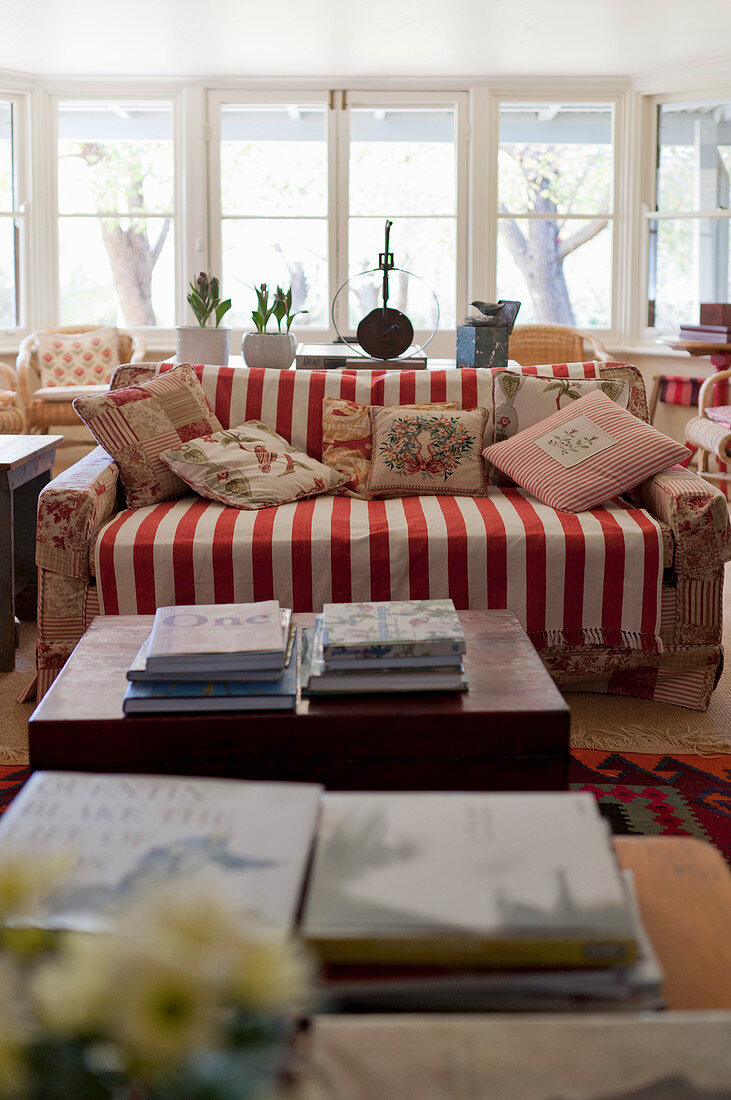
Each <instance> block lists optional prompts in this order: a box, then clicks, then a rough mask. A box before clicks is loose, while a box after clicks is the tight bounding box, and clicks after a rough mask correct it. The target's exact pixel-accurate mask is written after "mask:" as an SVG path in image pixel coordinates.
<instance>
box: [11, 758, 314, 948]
mask: <svg viewBox="0 0 731 1100" xmlns="http://www.w3.org/2000/svg"><path fill="white" fill-rule="evenodd" d="M321 790H322V788H321V787H320V786H319V785H318V784H315V783H265V782H248V781H246V780H243V779H198V778H192V777H183V776H180V777H179V776H162V775H158V776H153V775H94V774H91V773H82V772H62V771H54V772H44V771H38V772H35V773H34V774H33V775H32V776H31V777H30V779H29V780H28V782H27V783H26V784H25V786H24V787H23V789H22V790H21V791H20V792H19V793H18V795H16V797H15V798H14V799H13V802H12V804H11V805H10V807H9V808H8V810H7V811H6V812H5V814H3V817H2V820H1V821H0V847H1V848H2V850H3V851H6V852H7V851H13V850H15V851H18V852H21V853H22V852H29V853H32V852H34V851H44V852H46V853H56V852H58V853H63V854H68V855H69V857H70V859H71V864H70V869H69V872H68V874H67V876H66V878H65V880H64V881H63V882H62V883H61V885H60V886H59V888H58V889H57V890H56V892H55V893H54V895H53V897H52V898H51V900H50V902H49V904H48V905H44V906H43V908H41V909H40V910H37V911H30V912H28V913H27V914H23V915H22V917H21V918H20V920H19V921H18V923H21V924H25V925H31V926H40V927H46V928H61V929H63V928H66V929H70V930H77V931H103V930H106V929H108V928H110V927H112V926H113V923H114V914H115V912H116V911H118V910H119V909H120V908H122V907H123V906H124V905H125V903H126V902H127V901H128V900H130V899H131V898H133V897H136V896H137V895H138V893H139V892H141V891H143V890H147V891H150V892H154V891H155V890H159V889H162V888H165V887H166V886H172V885H175V884H182V885H185V886H190V888H191V890H195V891H197V892H199V893H210V894H212V895H213V894H215V893H216V892H217V891H225V892H226V894H227V896H229V897H232V898H234V899H235V900H236V903H237V907H238V908H239V911H240V912H241V914H242V916H248V917H251V918H252V919H256V920H260V921H263V922H265V923H266V924H268V925H270V926H272V927H274V928H276V929H279V930H282V931H289V930H290V929H291V928H292V926H293V923H294V920H295V916H296V913H297V910H298V907H299V904H300V895H301V891H302V887H303V883H304V878H305V870H306V866H307V861H308V858H309V856H310V849H311V845H312V840H313V837H314V833H315V829H316V826H317V817H318V802H319V796H320V793H321ZM30 858H31V859H32V855H31V856H30Z"/></svg>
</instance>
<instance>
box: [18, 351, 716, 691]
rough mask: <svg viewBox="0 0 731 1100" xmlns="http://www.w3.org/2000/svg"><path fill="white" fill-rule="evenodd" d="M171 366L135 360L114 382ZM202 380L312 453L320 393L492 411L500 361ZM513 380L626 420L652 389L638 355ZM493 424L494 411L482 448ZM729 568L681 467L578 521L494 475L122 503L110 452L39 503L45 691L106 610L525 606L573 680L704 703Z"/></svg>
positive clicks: (710, 492) (700, 489) (529, 623)
mask: <svg viewBox="0 0 731 1100" xmlns="http://www.w3.org/2000/svg"><path fill="white" fill-rule="evenodd" d="M169 369H172V368H171V367H170V365H169V364H142V363H140V364H135V365H125V366H122V367H119V368H118V369H117V371H116V373H115V375H114V376H113V379H112V383H111V384H112V387H113V388H114V387H120V386H124V385H129V384H131V383H132V382H138V381H143V380H145V379H146V378H149V377H152V376H153V375H154V374H155V373H156V372H157V371H165V370H169ZM195 369H196V372H197V374H198V376H199V378H200V379H201V382H202V384H203V387H204V389H205V391H206V393H207V396H208V398H209V400H210V402H211V405H212V406H213V408H214V410H215V412H216V415H217V416H218V418H219V420H220V421H221V423H222V424H223V425H224V426H226V427H231V426H235V425H237V424H240V423H243V421H245V420H250V419H259V420H262V421H264V422H265V423H267V424H269V425H270V426H271V427H273V428H275V429H276V431H277V432H279V433H281V434H282V435H283V436H285V437H286V438H287V439H289V440H290V441H291V442H292V443H293V444H294V445H295V446H297V447H299V448H301V449H302V450H305V451H307V452H308V453H309V454H311V455H313V456H315V457H321V454H322V399H323V397H325V396H333V397H344V398H347V399H349V400H354V401H360V402H363V403H366V404H376V405H398V404H406V403H411V402H424V401H444V400H458V401H459V403H460V405H461V407H463V408H472V407H475V406H482V407H486V408H488V409H489V410H492V372H491V371H489V370H457V369H451V370H428V371H390V372H383V371H375V372H371V371H357V372H355V371H321V372H320V371H318V372H310V371H293V370H290V371H272V370H261V369H248V368H236V367H214V366H201V367H196V368H195ZM518 369H521V370H523V371H524V372H526V373H531V374H540V375H547V376H551V377H589V378H591V377H598V376H601V377H609V378H625V379H627V380H628V381H629V383H630V402H629V406H628V407H629V409H630V411H632V412H634V413H635V414H636V415H638V416H640V417H642V418H643V419H647V403H646V396H645V389H644V384H643V382H642V378H641V375H640V374H639V372H638V371H637V369H636V368H635V367H633V366H631V365H629V364H625V363H576V364H557V365H553V366H546V367H526V368H518ZM491 432H492V426H491V417H490V418H489V419H488V431H487V435H486V442H489V441H490V439H491ZM492 480H496V479H492ZM729 557H731V533H730V531H729V520H728V510H727V507H726V501H725V499H724V497H723V495H722V494H721V493H720V492H719V491H718V490H716V489H715V488H713V487H712V486H710V485H708V484H707V483H706V482H704V481H702V480H701V479H700V478H698V477H696V476H695V475H694V474H693V473H691V472H689V471H686V470H683V469H681V468H680V467H675V468H673V469H672V470H669V471H665V472H663V473H662V474H659V475H657V476H656V477H653V478H651V479H649V480H648V481H647V482H645V483H643V484H642V485H640V486H639V487H638V488H637V489H636V490H635V491H634V492H633V493H632V494H631V495H630V496H628V497H627V498H618V499H616V500H614V501H611V502H608V503H607V504H606V505H605V506H602V507H599V508H594V509H592V510H591V511H589V512H582V513H579V514H578V515H570V514H568V513H564V512H557V511H554V510H553V509H550V508H548V507H546V506H545V505H542V504H540V503H539V502H538V501H537V500H536V499H535V498H533V497H531V496H530V495H529V494H527V493H525V492H524V491H523V490H520V489H518V488H516V487H515V486H510V485H505V484H500V483H496V484H491V485H490V489H489V494H488V496H486V497H476V498H472V497H453V496H435V497H431V496H418V497H405V498H398V499H391V500H375V501H364V500H360V499H353V498H351V497H348V496H321V497H315V498H312V499H308V500H301V501H297V502H293V503H290V504H285V505H280V506H278V507H276V508H266V509H261V510H258V511H242V510H239V509H235V508H228V507H225V506H223V505H221V504H218V503H216V502H214V501H210V500H205V499H203V498H200V497H197V496H195V495H193V494H191V495H186V496H183V497H179V498H177V499H175V500H169V501H165V502H164V503H162V504H158V505H152V506H149V507H145V508H138V509H127V508H126V507H125V506H124V498H123V495H122V493H121V487H120V485H119V483H118V469H117V466H116V464H115V463H114V462H113V461H112V460H111V458H110V457H109V455H108V454H107V453H106V452H105V451H104V450H103V449H102V448H97V449H96V450H95V451H94V452H92V453H91V454H89V455H87V456H86V457H85V458H83V459H82V460H81V461H80V462H78V463H76V465H75V466H72V467H71V468H70V469H68V470H67V471H65V472H64V473H63V474H61V475H60V476H59V477H58V478H56V479H55V480H54V481H52V482H51V483H50V484H49V485H48V486H47V487H46V489H45V490H44V491H43V493H42V494H41V497H40V500H39V510H38V528H37V562H38V567H39V610H38V650H37V662H38V674H39V698H40V697H41V696H42V694H43V693H45V691H46V690H47V689H48V687H49V686H50V684H51V683H52V681H53V679H54V678H55V676H56V675H57V674H58V671H59V669H60V668H61V667H62V665H63V664H64V662H65V661H66V659H67V658H68V656H69V654H70V653H71V651H72V649H73V647H74V645H75V644H76V642H77V641H78V640H79V638H80V637H81V635H82V634H83V632H84V630H86V628H87V626H88V625H89V623H90V622H91V620H92V619H93V618H94V616H95V615H97V614H99V613H100V612H101V613H104V614H150V613H152V612H154V610H155V608H156V607H158V606H164V605H168V604H173V603H177V604H193V603H213V602H220V603H224V602H233V601H239V600H240V601H246V600H258V599H266V598H271V597H273V598H277V599H279V601H280V603H281V604H282V605H284V606H291V607H292V608H293V609H294V610H295V611H309V610H317V609H319V608H320V607H321V606H322V604H323V603H324V602H328V601H335V602H343V601H351V600H370V599H408V598H430V597H434V598H436V597H446V596H450V597H451V598H452V599H453V600H454V603H455V605H456V606H457V607H458V608H505V607H510V608H513V610H514V611H515V612H516V614H517V616H518V618H519V619H520V620H521V622H522V623H523V626H524V627H525V629H526V630H527V632H528V634H529V636H530V638H531V640H532V641H533V643H534V645H535V646H536V647H537V648H538V650H539V652H540V654H541V656H542V658H543V660H544V662H545V664H546V666H547V667H548V669H549V671H550V672H551V674H552V676H553V677H554V679H555V680H556V682H557V683H558V684H559V686H560V687H562V688H564V689H569V690H570V689H574V690H582V691H585V690H591V691H601V692H612V693H617V694H627V695H635V696H639V697H644V698H652V699H659V700H664V701H667V702H672V703H677V704H681V705H684V706H688V707H693V708H696V709H705V708H706V707H707V706H708V703H709V700H710V696H711V693H712V691H713V687H714V684H715V680H716V677H717V673H718V669H719V666H720V663H721V595H722V584H723V562H724V561H725V560H726V559H727V558H729Z"/></svg>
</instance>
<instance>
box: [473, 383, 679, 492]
mask: <svg viewBox="0 0 731 1100" xmlns="http://www.w3.org/2000/svg"><path fill="white" fill-rule="evenodd" d="M483 454H484V457H485V459H486V461H487V462H491V463H492V464H493V465H495V466H497V467H498V469H500V470H502V471H503V472H504V473H506V474H508V476H509V477H511V478H512V479H513V481H515V482H517V484H518V485H520V486H521V487H522V488H523V489H527V490H528V492H529V493H532V494H533V496H534V497H537V498H538V500H540V501H541V502H542V503H543V504H547V505H549V507H551V508H558V509H560V510H561V511H563V512H583V511H585V510H586V509H588V508H594V507H595V506H596V505H597V504H603V503H604V502H605V501H607V500H611V499H612V497H615V496H619V494H620V493H624V492H625V491H626V490H627V489H632V488H634V486H635V485H639V484H640V483H641V482H643V481H645V480H646V479H647V478H648V477H652V476H653V475H654V474H657V473H660V471H661V470H666V469H667V468H668V467H670V466H673V465H674V464H675V463H677V462H681V461H682V460H683V459H685V458H687V457H688V452H687V450H686V448H685V447H684V446H683V444H681V443H677V442H676V441H675V440H674V439H670V438H669V436H666V435H663V434H662V433H661V432H658V431H657V430H656V429H655V428H653V427H651V426H650V425H649V424H645V423H644V421H642V420H639V419H638V418H637V417H636V416H633V415H632V413H630V412H627V411H626V410H625V409H621V408H620V407H619V405H616V404H615V403H614V401H612V400H611V399H610V398H609V397H607V395H606V394H605V393H602V391H601V390H594V392H593V393H588V394H587V395H586V396H585V397H580V398H579V399H578V401H573V402H572V403H571V405H569V406H568V407H567V408H565V409H561V410H560V411H559V412H555V413H554V414H553V416H549V417H548V418H547V419H546V420H541V421H540V422H539V423H538V424H534V425H532V427H530V428H526V429H525V430H524V431H522V432H518V434H517V435H514V436H513V437H512V438H511V439H505V440H503V441H501V442H500V443H493V444H492V446H490V447H487V448H486V449H485V451H484V452H483Z"/></svg>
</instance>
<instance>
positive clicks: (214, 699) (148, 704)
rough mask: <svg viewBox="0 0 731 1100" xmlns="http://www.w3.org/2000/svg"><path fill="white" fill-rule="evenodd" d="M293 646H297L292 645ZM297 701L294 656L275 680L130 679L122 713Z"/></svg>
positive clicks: (286, 706) (274, 706)
mask: <svg viewBox="0 0 731 1100" xmlns="http://www.w3.org/2000/svg"><path fill="white" fill-rule="evenodd" d="M295 648H296V647H295ZM296 702H297V660H296V656H295V655H294V654H290V658H289V662H288V664H287V665H286V666H285V668H284V671H283V672H282V674H281V675H280V676H279V677H278V678H277V679H276V680H263V681H256V680H245V681H236V680H208V681H206V680H194V681H190V680H153V681H148V682H147V683H140V682H137V683H134V682H133V683H130V684H129V685H128V687H127V690H126V692H125V694H124V700H123V702H122V710H123V711H124V713H125V714H172V713H178V712H185V711H187V712H189V713H190V712H196V713H207V712H210V711H227V710H229V711H231V710H236V711H246V710H293V709H294V706H295V703H296Z"/></svg>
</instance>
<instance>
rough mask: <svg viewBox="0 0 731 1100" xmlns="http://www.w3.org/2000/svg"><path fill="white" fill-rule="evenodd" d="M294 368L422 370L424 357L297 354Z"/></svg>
mask: <svg viewBox="0 0 731 1100" xmlns="http://www.w3.org/2000/svg"><path fill="white" fill-rule="evenodd" d="M294 365H295V369H296V370H359V369H361V370H424V369H425V367H426V359H422V358H414V359H364V358H361V357H360V356H358V358H340V357H339V356H338V357H331V356H329V355H328V356H325V355H298V356H296V357H295V361H294Z"/></svg>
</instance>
